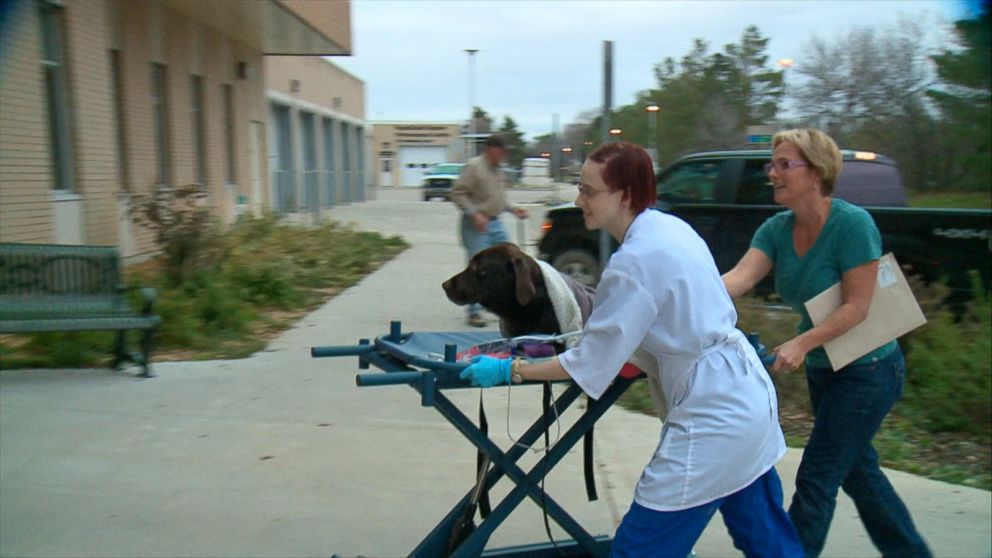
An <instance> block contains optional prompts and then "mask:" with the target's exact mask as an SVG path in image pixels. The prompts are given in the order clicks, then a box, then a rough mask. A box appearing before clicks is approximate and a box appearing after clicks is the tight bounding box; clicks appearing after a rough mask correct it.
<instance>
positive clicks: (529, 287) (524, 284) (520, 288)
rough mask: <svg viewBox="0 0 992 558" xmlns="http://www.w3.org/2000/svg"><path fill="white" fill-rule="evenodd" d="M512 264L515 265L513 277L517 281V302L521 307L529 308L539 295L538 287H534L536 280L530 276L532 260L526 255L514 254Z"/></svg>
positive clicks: (511, 259)
mask: <svg viewBox="0 0 992 558" xmlns="http://www.w3.org/2000/svg"><path fill="white" fill-rule="evenodd" d="M510 263H512V264H513V276H514V278H515V279H516V285H517V302H519V303H520V305H521V306H527V305H528V304H530V301H531V300H533V298H534V295H535V294H537V287H535V286H534V280H533V279H532V278H531V274H530V272H531V265H530V264H531V260H530V258H528V257H527V256H526V255H524V254H514V255H513V256H512V257H511V258H510Z"/></svg>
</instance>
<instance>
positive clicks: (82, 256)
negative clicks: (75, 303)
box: [0, 243, 122, 304]
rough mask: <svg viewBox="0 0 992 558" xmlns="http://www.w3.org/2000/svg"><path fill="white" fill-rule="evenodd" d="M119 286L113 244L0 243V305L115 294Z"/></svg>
mask: <svg viewBox="0 0 992 558" xmlns="http://www.w3.org/2000/svg"><path fill="white" fill-rule="evenodd" d="M121 286H122V281H121V270H120V256H119V255H118V252H117V249H116V248H114V247H112V246H69V245H61V244H20V243H0V304H2V303H3V302H4V299H7V300H8V301H10V300H11V299H23V298H25V297H32V298H33V297H43V298H52V297H71V298H75V297H82V298H85V299H88V298H93V297H99V298H102V297H105V296H116V295H117V294H118V293H119V289H120V287H121Z"/></svg>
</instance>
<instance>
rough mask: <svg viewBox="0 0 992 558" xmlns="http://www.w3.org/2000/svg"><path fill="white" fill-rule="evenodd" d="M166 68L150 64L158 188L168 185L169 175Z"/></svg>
mask: <svg viewBox="0 0 992 558" xmlns="http://www.w3.org/2000/svg"><path fill="white" fill-rule="evenodd" d="M166 79H167V76H166V68H165V65H164V64H152V116H153V118H154V119H155V123H154V126H155V130H154V131H155V155H156V164H157V166H156V180H157V181H158V185H159V186H166V185H168V184H170V178H171V176H170V175H169V103H168V100H167V99H168V87H167V81H166Z"/></svg>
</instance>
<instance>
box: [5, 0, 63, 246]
mask: <svg viewBox="0 0 992 558" xmlns="http://www.w3.org/2000/svg"><path fill="white" fill-rule="evenodd" d="M5 9H6V10H8V12H7V14H6V20H5V21H4V23H3V28H2V29H0V53H2V54H0V185H2V187H0V212H2V214H0V241H2V242H49V241H50V240H51V239H52V237H53V230H52V219H51V208H50V204H51V189H52V180H53V178H52V170H51V158H50V156H49V147H48V124H47V120H46V114H47V113H46V109H45V106H44V104H42V103H40V102H39V100H41V99H44V97H45V84H44V79H43V75H42V73H41V72H40V68H39V61H40V60H41V37H40V36H39V33H38V28H39V25H40V23H39V21H38V14H37V10H36V9H35V7H34V5H33V4H32V3H29V2H20V3H14V4H11V5H9V6H6V7H5ZM15 184H16V186H17V187H16V188H14V187H9V186H8V185H15Z"/></svg>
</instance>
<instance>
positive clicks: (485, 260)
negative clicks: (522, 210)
mask: <svg viewBox="0 0 992 558" xmlns="http://www.w3.org/2000/svg"><path fill="white" fill-rule="evenodd" d="M562 278H563V279H565V281H566V283H568V285H569V287H571V288H572V290H573V292H574V291H576V290H578V291H582V292H585V293H589V296H588V300H589V302H590V303H591V298H592V297H591V288H590V287H587V286H585V285H582V284H581V283H578V282H576V281H575V280H573V279H572V278H571V277H568V276H566V275H563V276H562ZM441 286H442V287H443V288H444V292H445V294H446V295H448V300H450V301H451V302H454V303H455V304H458V305H465V304H471V303H478V304H481V305H482V306H484V307H485V308H486V309H487V310H489V311H490V312H492V313H493V314H496V315H497V316H499V318H500V330H501V332H502V333H503V335H506V336H509V337H516V336H518V335H528V334H535V333H543V334H556V333H562V331H561V328H560V326H559V324H558V319H557V318H556V317H555V311H554V307H553V306H552V303H551V298H550V297H549V296H548V290H547V288H546V287H545V283H544V275H543V274H542V273H541V268H540V266H539V265H538V263H537V261H535V260H534V258H531V257H530V256H528V255H527V254H525V253H524V252H523V251H522V250H521V249H520V248H519V247H518V246H517V245H516V244H510V243H504V244H496V245H495V246H490V247H489V248H486V249H485V250H483V251H481V252H479V253H478V254H476V255H475V256H473V257H472V259H471V260H470V261H469V263H468V267H466V268H465V270H464V271H462V272H461V273H458V274H457V275H455V276H454V277H452V278H450V279H448V280H447V281H445V282H444V283H443V284H442V285H441ZM581 305H582V304H581V301H580V306H581ZM582 313H583V318H585V316H586V312H585V311H583V312H582Z"/></svg>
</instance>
